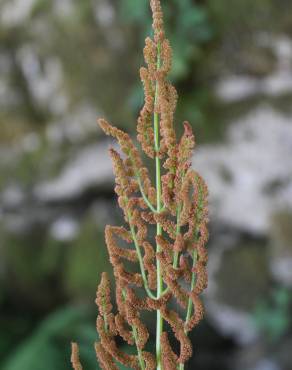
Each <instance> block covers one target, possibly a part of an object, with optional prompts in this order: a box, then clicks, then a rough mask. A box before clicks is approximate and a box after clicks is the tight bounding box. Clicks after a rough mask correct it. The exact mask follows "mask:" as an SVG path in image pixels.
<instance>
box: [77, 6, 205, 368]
mask: <svg viewBox="0 0 292 370" xmlns="http://www.w3.org/2000/svg"><path fill="white" fill-rule="evenodd" d="M150 5H151V9H152V13H153V29H154V37H153V39H150V38H147V39H146V46H145V49H144V56H145V61H146V65H147V67H142V68H141V70H140V75H141V80H142V82H143V86H144V94H145V104H144V107H143V108H142V110H141V112H140V115H139V118H138V124H137V132H138V135H137V139H138V141H139V142H140V144H141V147H142V150H143V151H144V153H145V154H146V155H147V156H148V157H150V158H152V159H154V160H156V165H157V160H158V161H159V163H161V164H162V169H161V172H160V173H159V174H160V176H161V177H160V180H161V188H160V189H159V188H158V187H157V182H156V185H153V183H152V180H151V177H150V174H149V171H148V169H147V168H146V167H145V165H144V164H143V160H142V157H141V155H140V152H139V150H138V149H137V148H136V146H135V144H134V142H133V140H132V139H131V137H130V136H129V135H128V134H127V133H125V132H123V131H121V130H119V129H118V128H116V127H113V126H111V125H110V124H109V123H108V122H107V121H105V120H104V119H100V120H99V125H100V127H101V128H102V129H103V131H104V132H105V133H106V134H107V135H110V136H112V137H114V138H115V139H116V140H117V141H118V143H119V145H120V148H121V154H120V153H118V152H117V151H115V150H114V149H110V156H111V158H112V162H113V168H114V173H115V178H116V187H115V191H116V193H117V196H118V202H119V205H120V207H121V208H122V210H123V212H124V218H125V222H126V224H127V226H126V227H117V226H107V227H106V230H105V238H106V244H107V247H108V252H109V257H110V262H111V264H112V266H113V270H114V277H115V283H116V304H117V313H116V314H114V313H113V306H112V304H111V299H110V295H111V293H110V282H109V278H108V276H107V274H106V273H103V275H102V279H101V283H100V285H99V287H98V291H97V298H96V304H97V306H98V309H99V316H98V318H97V331H98V333H99V338H100V342H98V343H96V345H95V350H96V356H97V359H98V362H99V364H100V366H101V368H102V369H104V370H111V369H118V368H119V367H118V364H119V363H120V364H123V365H124V366H127V367H130V368H132V369H146V370H154V369H156V367H158V364H157V355H154V354H152V353H150V352H148V351H146V350H145V346H146V344H147V342H148V340H149V335H150V334H149V332H148V329H147V327H146V326H145V325H144V324H143V322H142V320H141V313H142V312H143V311H158V310H159V311H160V313H161V316H162V318H163V320H164V323H165V324H164V330H165V331H163V332H162V334H161V338H160V343H161V357H160V358H161V364H159V368H160V369H163V370H175V369H178V367H180V369H181V368H183V367H182V366H183V364H185V363H186V362H187V361H188V360H189V358H190V357H191V356H192V345H191V342H190V340H189V337H188V333H189V332H190V331H191V330H192V329H193V328H194V327H195V326H196V325H197V324H198V323H199V322H200V320H201V319H202V317H203V305H202V302H201V299H200V294H201V293H202V291H203V290H204V289H205V288H206V286H207V272H206V263H207V252H206V248H205V246H206V243H207V240H208V230H207V223H208V214H207V195H208V190H207V186H206V184H205V182H204V180H203V179H202V177H201V176H200V175H199V174H198V173H197V172H195V171H194V170H193V169H192V168H191V161H190V160H191V156H192V151H193V149H194V146H195V139H194V135H193V132H192V128H191V126H190V124H189V123H188V122H184V133H183V135H182V137H181V138H180V139H178V138H177V135H176V132H175V129H174V112H175V108H176V103H177V93H176V90H175V88H174V87H173V86H172V85H171V84H170V82H169V81H168V79H167V75H168V73H169V71H170V69H171V60H172V50H171V47H170V44H169V41H168V40H167V39H166V38H165V34H164V27H163V17H162V9H161V5H160V1H159V0H150ZM156 180H157V179H156ZM159 191H160V193H161V194H160V195H161V197H158V196H157V193H158V192H159ZM160 202H161V204H160ZM157 225H159V230H160V232H157V235H156V236H155V237H153V228H154V227H155V226H156V227H157ZM131 264H138V266H139V272H134V271H137V269H131V268H130V267H129V266H130V265H131ZM158 264H159V269H160V270H159V273H160V276H161V277H162V281H163V287H162V288H163V289H162V292H161V293H160V294H157V292H158V278H159V276H158V274H157V270H158V268H157V266H158ZM166 323H167V324H166ZM171 333H173V335H174V337H175V338H176V339H177V341H178V342H179V343H180V349H179V352H178V353H176V352H175V351H174V349H173V347H172V345H171V341H172V339H171V336H172V334H171ZM117 337H118V338H120V339H121V338H122V339H123V340H124V341H125V342H126V343H128V344H129V345H133V346H135V347H136V354H127V353H124V352H123V351H121V349H120V346H119V345H118V341H117ZM71 361H72V364H73V368H74V369H75V370H82V367H81V365H80V362H79V356H78V347H77V345H76V344H75V343H74V344H73V345H72V358H71Z"/></svg>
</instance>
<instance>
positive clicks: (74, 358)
mask: <svg viewBox="0 0 292 370" xmlns="http://www.w3.org/2000/svg"><path fill="white" fill-rule="evenodd" d="M71 363H72V367H73V369H74V370H83V367H82V365H81V363H80V360H79V347H78V344H77V343H74V342H73V343H72V344H71Z"/></svg>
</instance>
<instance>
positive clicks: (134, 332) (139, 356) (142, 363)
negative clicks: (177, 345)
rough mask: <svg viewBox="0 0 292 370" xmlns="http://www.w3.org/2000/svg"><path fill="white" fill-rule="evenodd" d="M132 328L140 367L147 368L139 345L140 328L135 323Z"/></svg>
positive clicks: (124, 294) (143, 369)
mask: <svg viewBox="0 0 292 370" xmlns="http://www.w3.org/2000/svg"><path fill="white" fill-rule="evenodd" d="M123 298H124V301H125V300H126V293H125V291H124V290H123ZM131 328H132V334H133V338H134V341H135V345H136V348H137V353H138V360H139V364H140V368H141V369H142V370H145V368H146V367H145V362H144V359H143V355H142V351H141V349H140V348H139V345H138V330H137V328H136V326H135V325H133V326H132V325H131Z"/></svg>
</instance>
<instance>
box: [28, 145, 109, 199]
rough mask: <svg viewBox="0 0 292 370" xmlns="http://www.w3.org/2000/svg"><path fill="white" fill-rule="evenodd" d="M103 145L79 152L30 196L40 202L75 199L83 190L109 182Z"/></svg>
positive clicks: (104, 146)
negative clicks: (53, 177) (56, 174)
mask: <svg viewBox="0 0 292 370" xmlns="http://www.w3.org/2000/svg"><path fill="white" fill-rule="evenodd" d="M107 148H108V144H107V143H106V142H104V143H101V144H97V145H92V146H89V147H86V148H85V149H82V150H81V151H80V152H79V153H77V155H76V156H75V158H73V159H72V160H71V161H70V162H69V163H67V164H66V165H65V168H64V169H63V170H62V171H61V173H60V175H59V176H58V177H56V178H55V179H53V180H50V181H47V182H44V183H42V184H39V185H37V186H36V187H35V189H34V195H35V196H36V197H37V199H39V200H40V201H43V202H54V201H62V200H69V199H73V198H78V197H79V196H80V195H82V194H83V193H84V192H85V191H86V190H88V189H90V188H93V187H94V188H96V187H98V186H106V185H108V184H109V183H112V182H113V171H112V163H111V161H110V157H109V155H108V151H107Z"/></svg>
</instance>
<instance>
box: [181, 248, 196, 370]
mask: <svg viewBox="0 0 292 370" xmlns="http://www.w3.org/2000/svg"><path fill="white" fill-rule="evenodd" d="M197 258H198V254H197V251H196V249H195V250H194V253H193V269H194V268H195V266H196V263H197ZM195 284H196V274H195V272H192V280H191V291H193V290H194V288H195ZM192 310H193V301H192V300H191V298H189V299H188V306H187V314H186V319H185V324H187V323H188V322H189V320H190V318H191V315H192ZM185 333H186V330H185ZM184 367H185V366H184V364H179V370H184Z"/></svg>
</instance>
